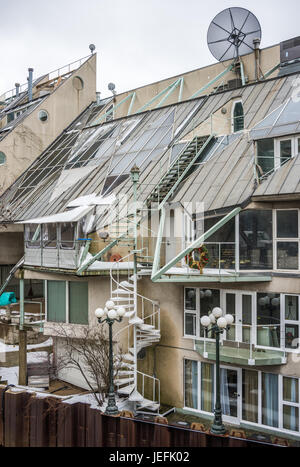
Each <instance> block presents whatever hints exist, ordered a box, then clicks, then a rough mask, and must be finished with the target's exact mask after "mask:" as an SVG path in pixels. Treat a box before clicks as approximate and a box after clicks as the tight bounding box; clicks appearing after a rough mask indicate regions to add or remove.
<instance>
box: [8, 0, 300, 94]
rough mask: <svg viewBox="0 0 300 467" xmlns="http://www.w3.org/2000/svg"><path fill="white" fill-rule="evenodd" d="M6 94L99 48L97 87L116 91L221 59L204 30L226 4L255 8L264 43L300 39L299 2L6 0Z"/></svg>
mask: <svg viewBox="0 0 300 467" xmlns="http://www.w3.org/2000/svg"><path fill="white" fill-rule="evenodd" d="M0 5H1V10H0V11H1V29H0V35H1V42H0V43H1V49H0V55H1V61H0V63H1V74H0V91H1V92H4V91H7V90H9V89H11V88H13V87H14V84H15V83H16V82H20V83H21V84H22V83H25V82H26V79H27V69H28V67H32V68H34V77H38V76H39V75H42V74H44V73H47V72H48V71H52V70H55V69H56V68H59V67H61V66H63V65H65V64H67V63H70V62H73V61H75V60H77V59H78V58H80V57H84V56H86V55H88V54H89V44H90V43H93V44H95V45H96V51H97V53H98V67H97V90H98V91H101V97H105V96H107V95H110V92H109V91H108V90H107V84H108V83H109V82H114V83H115V85H116V91H117V92H122V91H125V90H128V89H132V88H135V87H138V86H142V85H144V84H147V83H151V82H153V81H158V80H161V79H163V78H167V77H170V76H174V75H177V74H180V73H183V72H186V71H189V70H193V69H195V68H199V67H202V66H205V65H208V64H211V63H214V62H215V59H214V58H213V56H212V55H211V54H210V52H209V50H208V47H207V43H206V34H207V29H208V27H209V24H210V22H211V20H212V19H213V18H214V17H215V16H216V15H217V14H218V13H219V12H220V11H222V10H223V9H225V8H228V7H233V6H240V7H244V8H247V9H250V10H251V11H252V12H253V13H254V14H255V15H256V16H257V18H258V20H259V22H260V24H261V27H262V42H261V47H262V48H263V47H268V46H270V45H273V44H276V43H279V42H281V41H282V40H286V39H290V38H292V37H295V36H300V25H299V14H300V2H299V0H251V2H250V1H249V0H248V1H247V0H239V1H236V2H232V1H229V0H211V1H209V0H205V1H204V0H51V1H43V0H10V1H9V0H0Z"/></svg>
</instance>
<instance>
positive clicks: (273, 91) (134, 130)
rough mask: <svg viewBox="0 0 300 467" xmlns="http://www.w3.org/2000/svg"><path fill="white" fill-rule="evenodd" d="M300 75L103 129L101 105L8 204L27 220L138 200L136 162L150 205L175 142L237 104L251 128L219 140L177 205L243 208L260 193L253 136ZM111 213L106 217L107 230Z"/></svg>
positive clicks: (8, 196)
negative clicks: (95, 199)
mask: <svg viewBox="0 0 300 467" xmlns="http://www.w3.org/2000/svg"><path fill="white" fill-rule="evenodd" d="M299 76H300V75H293V76H283V77H279V78H273V79H270V80H266V81H261V82H258V83H253V84H250V85H247V86H244V87H241V88H238V89H234V90H230V91H223V92H219V93H216V94H213V95H210V96H207V97H201V98H197V99H193V100H189V101H185V102H182V103H177V104H173V105H169V106H165V107H162V108H158V109H154V110H149V111H146V112H143V113H139V114H135V115H131V116H128V117H123V118H119V119H115V120H113V121H110V122H106V123H102V124H99V125H93V124H92V123H93V121H95V120H96V117H97V115H98V114H99V112H100V111H101V109H102V108H103V105H102V106H101V103H100V104H99V105H98V104H93V105H91V106H90V107H89V108H88V109H87V110H86V111H85V112H83V113H82V114H81V115H80V116H79V117H78V118H77V119H76V120H75V121H74V122H73V123H72V124H71V125H70V126H69V127H68V128H67V129H66V130H65V131H64V132H63V133H62V134H61V135H60V136H59V137H58V138H57V139H56V140H55V141H54V142H53V143H52V144H51V145H50V146H49V147H48V148H47V149H46V150H45V151H44V152H43V153H42V154H41V155H40V156H39V157H38V158H37V159H36V160H35V161H34V162H33V164H32V165H31V166H30V167H29V168H28V169H27V170H26V171H25V172H24V174H23V175H22V176H21V177H19V179H18V180H17V181H16V182H15V183H14V184H13V185H12V186H11V187H10V189H9V190H7V191H6V192H5V194H4V195H3V196H2V200H3V202H4V204H5V205H6V207H7V208H9V209H10V211H11V212H12V213H13V219H14V220H15V221H19V220H20V219H23V220H26V219H30V218H32V217H34V218H36V216H39V217H43V216H50V215H52V214H54V213H56V212H63V211H64V210H65V209H66V207H67V205H68V204H69V203H70V202H71V201H72V200H74V199H76V198H79V197H82V196H87V195H92V194H93V195H96V196H99V195H102V196H107V195H109V194H110V193H114V194H115V195H116V196H117V195H118V194H123V195H128V196H129V197H130V196H131V195H132V182H131V179H130V176H129V175H130V169H131V167H132V166H133V165H134V164H136V165H138V166H139V168H140V183H139V194H138V198H139V201H145V200H146V199H147V197H148V196H149V194H150V193H151V192H152V190H153V188H154V187H155V186H156V185H157V183H158V182H159V181H160V180H161V177H162V176H163V175H164V174H165V173H166V171H167V170H168V167H169V165H170V160H172V158H173V157H174V151H175V148H177V146H175V144H178V143H186V142H187V140H190V139H191V138H192V136H191V135H193V134H196V135H197V131H198V130H197V128H200V129H201V124H202V123H203V122H206V121H209V120H208V119H209V118H210V115H211V113H212V112H216V111H217V110H220V109H221V108H222V107H223V106H224V105H225V104H226V103H228V102H229V101H231V100H232V99H241V100H242V102H243V106H244V112H245V128H246V129H245V130H244V131H243V132H240V133H237V134H234V135H230V136H225V137H220V138H217V140H216V142H215V145H214V146H213V147H212V148H211V150H210V152H209V153H207V154H206V156H205V158H204V160H203V162H202V163H201V164H200V165H199V164H196V165H195V166H194V171H193V172H192V174H191V175H190V176H189V177H188V178H187V179H185V180H184V181H183V182H182V183H181V185H180V186H179V188H178V190H177V192H176V193H175V196H174V197H173V199H172V202H181V203H184V202H189V201H193V200H196V201H198V202H204V206H205V210H206V211H211V210H219V209H224V208H229V207H231V206H236V205H241V204H242V203H244V202H245V201H247V199H248V198H249V197H251V196H252V194H253V193H254V190H255V178H254V150H253V144H252V141H251V138H250V130H251V129H252V128H253V127H254V126H255V125H257V124H258V123H259V122H261V121H262V120H263V119H264V118H265V117H266V116H267V115H269V114H270V113H271V112H273V111H274V110H275V109H278V108H279V107H280V106H281V105H282V104H285V103H286V101H287V99H288V98H289V97H290V95H291V93H292V92H293V89H294V87H293V84H294V82H295V79H298V77H299ZM178 147H179V146H178ZM294 162H295V161H294ZM289 176H291V175H289ZM287 189H289V188H288V184H287ZM296 189H297V190H298V189H299V188H298V187H297V188H296ZM104 211H105V210H103V209H100V210H99V211H98V212H99V219H98V220H99V223H101V225H103V224H102V221H101V216H102V215H103V213H104ZM98 225H99V224H98Z"/></svg>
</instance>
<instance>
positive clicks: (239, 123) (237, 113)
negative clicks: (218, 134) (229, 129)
mask: <svg viewBox="0 0 300 467" xmlns="http://www.w3.org/2000/svg"><path fill="white" fill-rule="evenodd" d="M243 129H244V109H243V104H242V103H241V102H236V103H235V105H234V112H233V131H234V133H235V132H236V131H240V130H243Z"/></svg>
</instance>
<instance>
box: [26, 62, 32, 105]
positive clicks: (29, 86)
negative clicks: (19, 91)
mask: <svg viewBox="0 0 300 467" xmlns="http://www.w3.org/2000/svg"><path fill="white" fill-rule="evenodd" d="M28 72H29V75H28V78H27V80H28V102H31V101H32V81H33V68H28Z"/></svg>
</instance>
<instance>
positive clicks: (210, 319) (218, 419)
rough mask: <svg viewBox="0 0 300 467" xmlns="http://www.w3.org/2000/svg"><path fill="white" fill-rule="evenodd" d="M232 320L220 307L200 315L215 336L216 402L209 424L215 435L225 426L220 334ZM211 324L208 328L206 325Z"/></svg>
mask: <svg viewBox="0 0 300 467" xmlns="http://www.w3.org/2000/svg"><path fill="white" fill-rule="evenodd" d="M233 322H234V317H233V316H232V315H229V314H228V315H225V316H223V311H222V310H221V308H214V309H213V310H212V313H211V314H210V315H209V316H202V318H201V324H202V326H203V327H204V328H205V329H206V333H207V334H208V333H209V332H211V333H214V334H215V336H216V403H215V410H214V421H213V424H212V426H211V429H210V431H211V433H213V434H215V435H224V434H225V433H226V429H225V426H224V425H223V421H222V407H221V397H220V335H221V334H222V333H223V331H224V330H225V328H228V327H229V326H230V325H231V324H232V323H233ZM209 326H211V328H210V329H208V327H209Z"/></svg>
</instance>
